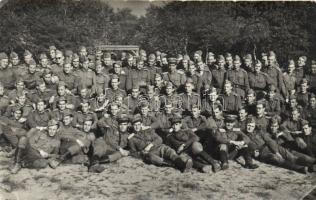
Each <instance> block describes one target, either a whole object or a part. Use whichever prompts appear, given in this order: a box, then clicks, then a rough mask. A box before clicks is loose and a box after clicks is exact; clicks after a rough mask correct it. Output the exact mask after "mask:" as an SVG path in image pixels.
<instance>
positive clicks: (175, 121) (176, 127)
mask: <svg viewBox="0 0 316 200" xmlns="http://www.w3.org/2000/svg"><path fill="white" fill-rule="evenodd" d="M167 143H168V144H169V145H170V146H171V147H172V148H173V149H174V150H176V152H177V153H178V154H183V153H184V154H188V155H189V156H190V157H192V158H193V166H194V167H195V168H197V169H198V170H200V171H202V172H205V173H208V172H210V169H209V168H208V167H207V165H205V164H204V162H205V163H206V164H208V165H211V166H212V168H213V171H214V172H215V173H216V172H218V171H219V170H220V165H219V163H218V162H217V161H215V160H214V159H213V158H212V157H211V156H210V155H209V154H207V153H206V152H205V151H204V150H203V146H202V144H201V143H200V142H199V137H198V136H197V135H195V134H194V133H193V131H192V130H190V129H184V128H183V127H182V120H181V117H180V116H175V117H174V118H172V128H171V129H170V130H169V133H168V135H167Z"/></svg>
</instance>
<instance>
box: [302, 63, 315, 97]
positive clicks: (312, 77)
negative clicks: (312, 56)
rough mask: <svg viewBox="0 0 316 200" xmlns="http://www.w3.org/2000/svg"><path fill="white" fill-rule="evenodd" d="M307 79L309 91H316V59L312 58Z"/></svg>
mask: <svg viewBox="0 0 316 200" xmlns="http://www.w3.org/2000/svg"><path fill="white" fill-rule="evenodd" d="M305 76H306V79H307V80H308V82H309V91H310V92H313V93H316V61H315V60H312V62H311V69H310V73H309V74H306V75H305Z"/></svg>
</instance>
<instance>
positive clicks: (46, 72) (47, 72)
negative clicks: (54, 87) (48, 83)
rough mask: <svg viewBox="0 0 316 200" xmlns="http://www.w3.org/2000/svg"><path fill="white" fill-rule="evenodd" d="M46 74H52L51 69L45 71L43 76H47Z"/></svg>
mask: <svg viewBox="0 0 316 200" xmlns="http://www.w3.org/2000/svg"><path fill="white" fill-rule="evenodd" d="M46 74H52V71H51V70H50V69H44V70H43V76H45V75H46Z"/></svg>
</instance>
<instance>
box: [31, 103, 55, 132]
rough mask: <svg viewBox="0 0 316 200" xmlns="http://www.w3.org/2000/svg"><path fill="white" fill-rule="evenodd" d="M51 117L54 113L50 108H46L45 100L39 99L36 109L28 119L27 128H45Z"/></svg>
mask: <svg viewBox="0 0 316 200" xmlns="http://www.w3.org/2000/svg"><path fill="white" fill-rule="evenodd" d="M50 119H52V115H51V112H50V110H48V109H46V103H45V101H44V100H43V99H38V100H37V103H36V110H34V111H32V112H31V113H30V114H29V116H28V118H27V120H26V126H27V129H32V128H36V129H38V130H45V129H47V124H48V121H49V120H50Z"/></svg>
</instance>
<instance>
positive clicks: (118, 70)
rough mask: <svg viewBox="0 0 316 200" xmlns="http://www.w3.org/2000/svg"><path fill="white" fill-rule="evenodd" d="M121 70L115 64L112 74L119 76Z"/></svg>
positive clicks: (119, 66)
mask: <svg viewBox="0 0 316 200" xmlns="http://www.w3.org/2000/svg"><path fill="white" fill-rule="evenodd" d="M121 70H122V67H121V65H117V64H115V65H114V72H115V74H120V73H121Z"/></svg>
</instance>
